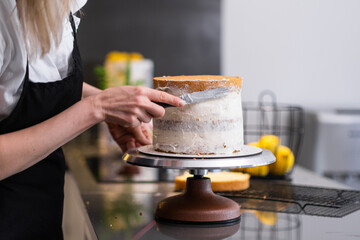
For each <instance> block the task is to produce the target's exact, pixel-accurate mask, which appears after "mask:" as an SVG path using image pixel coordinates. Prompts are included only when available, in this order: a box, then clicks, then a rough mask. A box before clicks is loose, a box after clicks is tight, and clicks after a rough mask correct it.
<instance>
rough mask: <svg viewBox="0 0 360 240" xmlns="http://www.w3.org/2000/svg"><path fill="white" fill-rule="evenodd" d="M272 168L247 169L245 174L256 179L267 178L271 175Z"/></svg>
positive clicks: (266, 166) (265, 166)
mask: <svg viewBox="0 0 360 240" xmlns="http://www.w3.org/2000/svg"><path fill="white" fill-rule="evenodd" d="M269 171H270V168H269V166H268V165H264V166H258V167H250V168H246V169H245V172H246V173H248V174H250V175H251V176H254V177H265V176H267V175H268V174H269Z"/></svg>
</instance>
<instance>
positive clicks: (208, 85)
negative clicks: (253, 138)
mask: <svg viewBox="0 0 360 240" xmlns="http://www.w3.org/2000/svg"><path fill="white" fill-rule="evenodd" d="M153 84H154V88H155V89H159V90H163V91H166V92H169V93H171V94H173V95H176V96H180V95H183V94H185V93H192V92H198V91H204V90H206V89H213V88H218V87H227V88H228V89H229V90H230V93H229V94H228V95H226V96H225V97H222V98H218V99H212V100H209V101H205V102H200V103H195V104H189V105H186V106H184V107H182V108H176V107H169V108H166V110H165V115H164V117H163V118H161V119H154V132H153V146H154V149H155V150H157V151H161V152H169V153H176V154H192V155H199V154H200V155H207V154H229V153H236V152H238V151H240V149H241V147H242V146H243V144H244V140H243V118H242V105H241V86H242V79H241V78H240V77H225V76H213V75H197V76H171V77H170V76H164V77H155V78H154V79H153Z"/></svg>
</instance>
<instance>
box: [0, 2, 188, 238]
mask: <svg viewBox="0 0 360 240" xmlns="http://www.w3.org/2000/svg"><path fill="white" fill-rule="evenodd" d="M83 4H84V3H81V2H80V1H78V2H72V1H71V0H56V1H55V0H53V1H49V0H17V1H16V0H2V1H0V239H62V230H61V223H62V210H63V185H64V173H65V161H64V156H63V153H62V151H61V148H60V147H61V146H62V145H63V144H64V143H66V142H68V141H70V140H71V139H73V138H74V137H76V136H78V135H79V134H80V133H82V132H84V131H85V130H86V129H88V128H90V127H91V126H93V125H94V124H97V123H99V122H101V121H105V122H107V123H108V125H109V126H110V130H111V132H112V134H113V136H114V138H115V140H116V141H117V142H118V144H119V145H120V146H121V148H122V149H123V150H127V149H129V148H133V147H136V146H140V145H145V144H150V143H151V139H149V135H148V134H147V132H146V130H145V129H146V128H143V127H142V126H143V123H148V122H149V121H150V120H151V119H152V118H160V117H162V116H163V114H164V109H163V108H162V107H160V106H158V105H156V104H154V103H153V102H152V101H158V102H164V103H168V104H171V105H175V106H178V107H181V106H183V105H184V102H183V101H182V100H181V99H180V98H177V97H175V96H172V95H169V94H166V93H163V92H160V91H156V90H153V89H149V88H145V87H131V86H123V87H117V88H111V89H107V90H105V91H101V90H99V89H97V88H95V87H92V86H90V85H88V84H86V83H83V82H82V69H81V61H80V55H79V51H78V48H77V45H76V34H75V33H76V25H77V23H78V20H76V19H74V18H75V17H73V15H72V14H70V12H76V11H77V10H78V9H79V8H80V7H81V6H82V5H83Z"/></svg>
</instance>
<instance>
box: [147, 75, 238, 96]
mask: <svg viewBox="0 0 360 240" xmlns="http://www.w3.org/2000/svg"><path fill="white" fill-rule="evenodd" d="M241 84H242V79H241V77H229V76H218V75H192V76H163V77H155V78H154V88H155V89H162V88H177V89H186V92H188V93H191V92H199V91H204V90H207V89H212V88H219V87H227V88H229V89H230V90H234V91H239V90H240V89H241Z"/></svg>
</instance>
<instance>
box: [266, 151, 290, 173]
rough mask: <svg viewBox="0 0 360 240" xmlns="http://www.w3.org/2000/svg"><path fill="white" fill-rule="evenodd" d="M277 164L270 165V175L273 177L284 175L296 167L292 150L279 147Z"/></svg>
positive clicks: (276, 155)
mask: <svg viewBox="0 0 360 240" xmlns="http://www.w3.org/2000/svg"><path fill="white" fill-rule="evenodd" d="M275 157H276V162H274V163H272V164H270V173H271V174H273V175H284V174H285V173H287V172H288V171H290V170H291V168H292V167H293V165H294V162H295V157H294V154H293V153H292V151H291V150H290V148H288V147H286V146H282V145H281V146H279V147H278V149H277V152H276V154H275Z"/></svg>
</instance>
